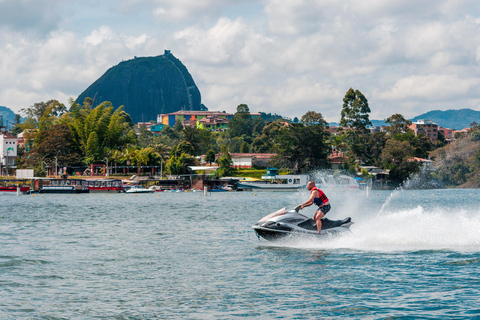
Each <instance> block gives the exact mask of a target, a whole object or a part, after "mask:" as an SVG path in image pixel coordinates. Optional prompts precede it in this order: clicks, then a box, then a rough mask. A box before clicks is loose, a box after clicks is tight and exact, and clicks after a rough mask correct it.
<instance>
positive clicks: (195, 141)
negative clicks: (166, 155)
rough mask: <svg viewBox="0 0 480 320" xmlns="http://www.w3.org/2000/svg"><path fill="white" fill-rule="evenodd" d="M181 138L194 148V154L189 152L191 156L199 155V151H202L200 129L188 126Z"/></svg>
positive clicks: (182, 132)
mask: <svg viewBox="0 0 480 320" xmlns="http://www.w3.org/2000/svg"><path fill="white" fill-rule="evenodd" d="M180 136H181V137H182V140H184V141H186V142H188V143H190V145H191V146H192V147H193V153H190V152H189V154H191V155H195V154H198V152H197V151H198V150H199V149H200V129H197V128H196V127H192V126H187V127H185V128H184V129H183V130H182V131H181V133H180Z"/></svg>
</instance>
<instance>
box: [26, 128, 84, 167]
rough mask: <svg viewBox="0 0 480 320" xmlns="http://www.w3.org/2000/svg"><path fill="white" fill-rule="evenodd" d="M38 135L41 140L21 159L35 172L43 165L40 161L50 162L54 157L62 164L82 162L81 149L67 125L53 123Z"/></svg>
mask: <svg viewBox="0 0 480 320" xmlns="http://www.w3.org/2000/svg"><path fill="white" fill-rule="evenodd" d="M39 136H40V137H39V140H40V141H41V142H40V143H39V144H37V145H36V146H35V147H34V148H33V149H32V150H31V152H30V153H25V154H24V158H23V159H22V161H21V162H22V163H24V164H25V165H26V166H27V167H31V168H34V169H35V173H37V171H38V169H39V168H41V167H42V166H43V163H42V161H45V162H46V163H51V162H53V161H54V159H55V157H57V162H58V163H59V164H61V165H62V166H75V165H81V164H82V160H83V155H82V151H81V149H80V147H79V146H78V144H77V141H75V139H74V136H73V133H72V131H71V130H70V128H69V126H68V125H66V124H60V125H53V126H52V127H51V128H50V129H48V130H44V131H41V132H40V133H39Z"/></svg>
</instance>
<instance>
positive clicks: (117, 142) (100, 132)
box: [69, 99, 137, 163]
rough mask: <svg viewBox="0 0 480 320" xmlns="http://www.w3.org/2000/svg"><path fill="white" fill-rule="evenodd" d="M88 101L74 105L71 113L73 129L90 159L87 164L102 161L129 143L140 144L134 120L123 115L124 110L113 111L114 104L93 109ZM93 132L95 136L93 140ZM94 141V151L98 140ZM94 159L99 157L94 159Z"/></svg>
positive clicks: (125, 114) (124, 113)
mask: <svg viewBox="0 0 480 320" xmlns="http://www.w3.org/2000/svg"><path fill="white" fill-rule="evenodd" d="M85 101H86V102H85V103H84V105H83V106H80V105H78V104H76V103H73V104H72V107H71V108H70V110H72V115H73V120H72V121H71V123H70V124H69V125H70V128H71V130H72V132H73V134H74V136H75V139H76V140H77V141H78V144H79V145H80V147H81V148H82V150H83V152H84V155H85V156H86V157H90V158H89V159H88V161H86V162H87V163H88V162H90V161H99V160H100V159H102V158H103V157H104V156H105V154H106V153H107V151H108V150H117V149H118V148H119V147H125V146H126V145H128V144H129V143H130V144H132V143H136V139H137V135H136V133H135V131H134V130H133V129H132V123H131V118H130V116H129V115H128V114H127V113H126V112H125V111H123V106H121V107H119V108H118V109H117V110H115V111H113V106H112V104H111V103H110V102H103V103H101V104H100V105H98V106H97V107H95V108H93V109H92V107H91V105H90V104H89V100H87V99H86V100H85ZM93 132H95V135H93V136H92V133H93ZM89 139H90V146H88V140H89ZM91 139H95V144H97V147H95V148H93V144H92V143H93V141H94V140H91ZM92 152H93V153H92ZM92 155H95V156H94V157H93V158H91V157H92Z"/></svg>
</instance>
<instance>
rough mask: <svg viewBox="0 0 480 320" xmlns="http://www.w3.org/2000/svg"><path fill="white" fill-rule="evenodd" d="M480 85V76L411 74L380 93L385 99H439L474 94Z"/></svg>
mask: <svg viewBox="0 0 480 320" xmlns="http://www.w3.org/2000/svg"><path fill="white" fill-rule="evenodd" d="M479 85H480V79H479V78H469V79H462V78H460V77H459V76H458V75H455V74H452V75H448V74H441V75H436V74H431V75H427V76H409V77H406V78H402V79H399V80H398V81H397V82H396V83H395V84H394V86H393V87H391V88H389V89H388V90H387V91H385V92H383V93H381V94H379V97H380V98H381V99H384V100H400V101H402V100H418V101H439V100H441V101H442V100H447V99H456V98H458V97H461V96H464V95H465V94H474V95H478V94H476V93H475V91H477V90H478V87H479Z"/></svg>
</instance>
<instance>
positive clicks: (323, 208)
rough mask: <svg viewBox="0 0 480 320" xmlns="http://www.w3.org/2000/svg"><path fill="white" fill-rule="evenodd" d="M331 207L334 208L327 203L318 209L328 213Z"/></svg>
mask: <svg viewBox="0 0 480 320" xmlns="http://www.w3.org/2000/svg"><path fill="white" fill-rule="evenodd" d="M331 208H332V206H330V205H329V204H326V205H324V206H321V207H320V208H318V210H320V211H322V212H323V214H327V212H328V211H330V209H331Z"/></svg>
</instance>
